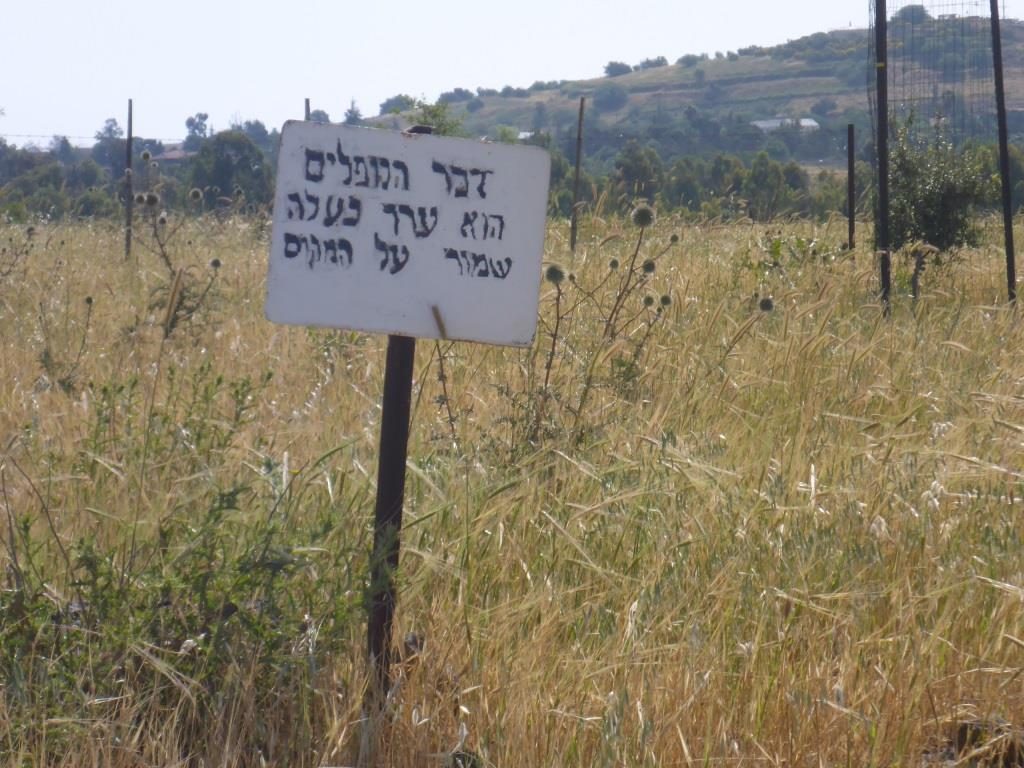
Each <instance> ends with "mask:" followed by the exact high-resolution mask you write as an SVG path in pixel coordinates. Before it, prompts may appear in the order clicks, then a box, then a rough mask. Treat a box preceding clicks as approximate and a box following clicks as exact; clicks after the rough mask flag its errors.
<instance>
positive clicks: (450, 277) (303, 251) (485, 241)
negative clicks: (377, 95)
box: [266, 121, 551, 346]
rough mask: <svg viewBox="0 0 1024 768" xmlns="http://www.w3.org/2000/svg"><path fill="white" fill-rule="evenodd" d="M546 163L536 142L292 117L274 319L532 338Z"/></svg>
mask: <svg viewBox="0 0 1024 768" xmlns="http://www.w3.org/2000/svg"><path fill="white" fill-rule="evenodd" d="M550 162H551V160H550V157H549V156H548V153H547V152H545V151H544V150H542V149H540V148H538V147H531V146H514V145H506V144H492V143H485V142H479V141H470V140H466V139H454V138H447V137H440V136H430V135H424V134H404V133H399V132H397V131H384V130H375V129H370V128H359V127H353V126H344V125H331V124H322V123H309V122H300V121H289V122H287V123H285V125H284V128H283V130H282V132H281V152H280V156H279V159H278V168H277V187H276V191H275V196H274V214H273V229H272V234H271V246H270V268H269V271H268V275H267V302H266V314H267V318H268V319H269V320H271V321H273V322H277V323H290V324H296V325H315V326H326V327H332V328H347V329H351V330H358V331H369V332H380V333H391V334H398V335H403V336H413V337H421V338H447V339H460V340H465V341H479V342H485V343H488V344H503V345H511V346H528V345H529V344H530V343H531V341H532V339H533V335H534V332H535V330H536V326H537V302H538V298H539V293H540V279H541V258H542V255H543V250H544V227H545V221H546V214H547V197H548V178H549V172H550Z"/></svg>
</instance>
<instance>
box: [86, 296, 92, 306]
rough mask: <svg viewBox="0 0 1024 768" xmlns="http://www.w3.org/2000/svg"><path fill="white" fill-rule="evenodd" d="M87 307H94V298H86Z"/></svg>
mask: <svg viewBox="0 0 1024 768" xmlns="http://www.w3.org/2000/svg"><path fill="white" fill-rule="evenodd" d="M85 306H87V307H91V306H92V296H86V297H85Z"/></svg>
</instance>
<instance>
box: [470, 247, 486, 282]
mask: <svg viewBox="0 0 1024 768" xmlns="http://www.w3.org/2000/svg"><path fill="white" fill-rule="evenodd" d="M470 274H471V275H476V276H477V277H487V276H488V275H490V274H491V273H490V270H488V269H487V254H486V253H474V254H473V271H472V272H470Z"/></svg>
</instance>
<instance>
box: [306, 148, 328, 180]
mask: <svg viewBox="0 0 1024 768" xmlns="http://www.w3.org/2000/svg"><path fill="white" fill-rule="evenodd" d="M314 166H315V170H314ZM323 180H324V153H323V152H321V151H319V150H316V149H310V148H309V147H307V148H306V181H312V182H319V181H323Z"/></svg>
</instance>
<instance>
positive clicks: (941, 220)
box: [889, 117, 994, 250]
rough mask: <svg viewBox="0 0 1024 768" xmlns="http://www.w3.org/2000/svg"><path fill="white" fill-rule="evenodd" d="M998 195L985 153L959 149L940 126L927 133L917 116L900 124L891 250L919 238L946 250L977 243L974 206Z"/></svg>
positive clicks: (892, 179)
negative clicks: (920, 128) (921, 130)
mask: <svg viewBox="0 0 1024 768" xmlns="http://www.w3.org/2000/svg"><path fill="white" fill-rule="evenodd" d="M993 194H994V185H993V180H992V178H991V177H990V176H989V175H988V174H986V173H985V171H984V158H983V157H982V154H981V153H980V152H978V151H977V150H973V149H960V148H957V147H955V146H954V144H953V142H952V141H951V139H950V138H949V136H948V135H947V134H946V132H945V130H943V129H942V128H941V127H939V128H936V129H934V131H933V132H931V134H930V135H922V134H921V133H919V132H917V131H916V130H915V127H914V124H913V118H912V117H911V118H909V119H908V120H907V121H906V123H904V124H902V125H901V126H899V128H898V129H897V133H896V137H895V141H894V142H893V144H892V151H891V156H890V162H889V240H890V246H891V247H892V248H899V247H901V246H902V245H904V244H906V243H911V242H914V241H918V240H920V241H924V242H926V243H930V244H931V245H934V246H935V247H937V248H940V249H942V250H945V249H947V248H951V247H953V246H957V245H968V244H972V243H974V242H975V241H976V239H977V231H976V229H975V226H974V222H973V213H974V210H975V209H976V208H977V207H978V206H979V205H982V204H984V203H986V202H988V201H990V200H992V199H993Z"/></svg>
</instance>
